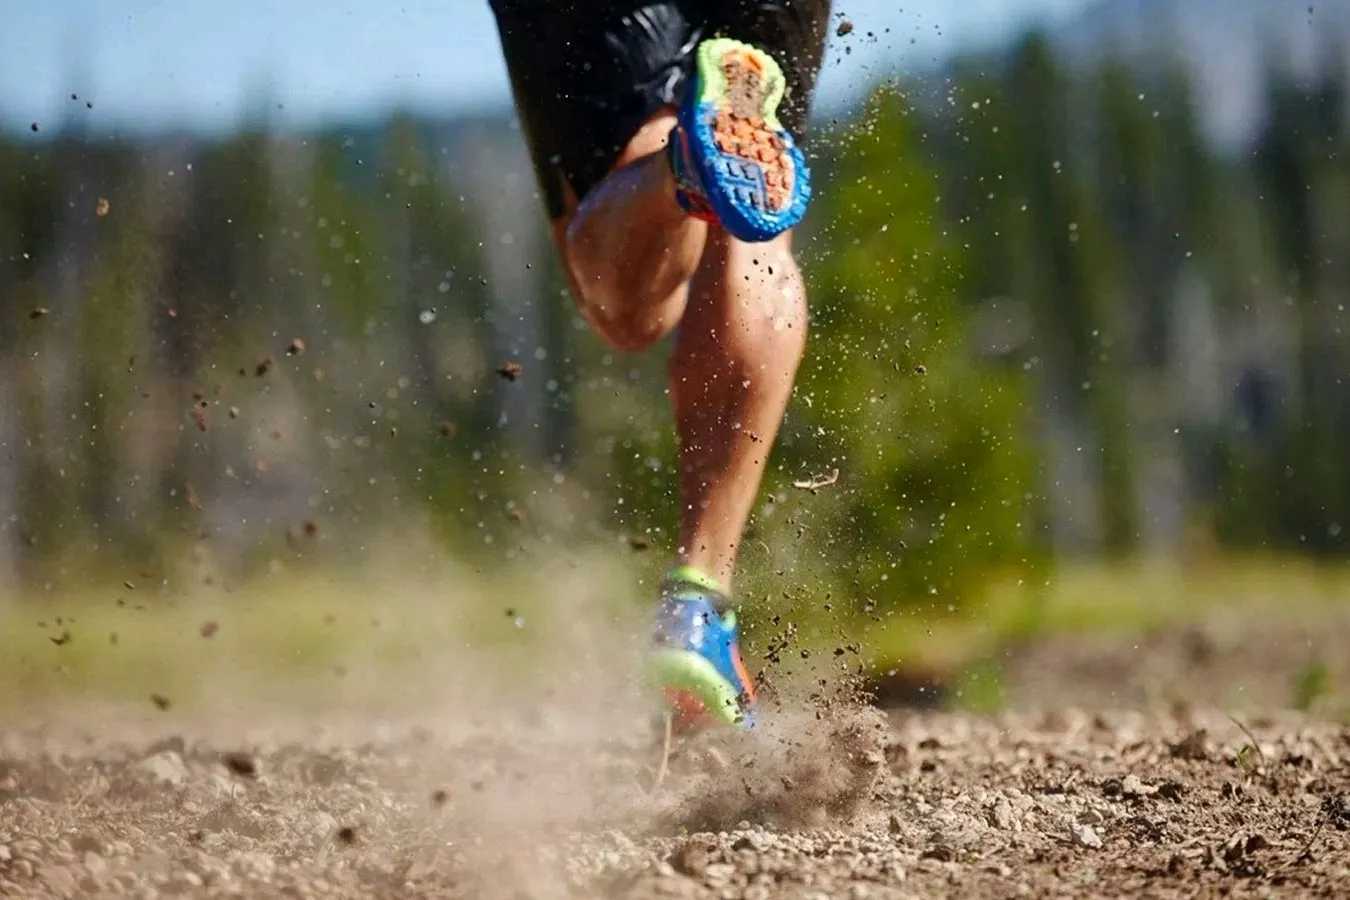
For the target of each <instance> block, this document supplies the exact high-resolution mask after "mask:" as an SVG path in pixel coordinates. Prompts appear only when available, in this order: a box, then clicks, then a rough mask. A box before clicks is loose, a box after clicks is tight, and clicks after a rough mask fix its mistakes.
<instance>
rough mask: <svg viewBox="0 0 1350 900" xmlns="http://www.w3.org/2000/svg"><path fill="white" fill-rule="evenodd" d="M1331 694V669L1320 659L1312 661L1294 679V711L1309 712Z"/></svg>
mask: <svg viewBox="0 0 1350 900" xmlns="http://www.w3.org/2000/svg"><path fill="white" fill-rule="evenodd" d="M1331 692H1332V677H1331V669H1330V668H1329V667H1328V666H1327V664H1326V663H1324V662H1323V661H1322V660H1320V659H1315V660H1312V661H1311V662H1309V663H1308V664H1307V665H1306V666H1304V667H1303V669H1302V670H1301V671H1300V672H1299V673H1298V675H1297V676H1296V677H1295V678H1294V709H1297V710H1299V711H1300V712H1307V711H1308V710H1310V709H1312V708H1313V706H1314V705H1316V704H1317V702H1318V701H1319V700H1322V699H1323V698H1325V697H1327V696H1329V695H1330V694H1331Z"/></svg>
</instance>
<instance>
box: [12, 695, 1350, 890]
mask: <svg viewBox="0 0 1350 900" xmlns="http://www.w3.org/2000/svg"><path fill="white" fill-rule="evenodd" d="M766 728H767V727H766ZM767 731H768V733H766V734H763V735H760V736H758V737H754V738H750V737H735V738H732V737H730V736H726V735H719V736H716V737H709V738H702V739H697V740H695V741H692V742H690V743H689V745H687V746H682V747H680V748H678V749H677V751H676V753H675V754H674V755H673V758H672V760H671V765H670V768H669V773H668V774H667V775H666V776H665V779H664V781H663V782H662V784H661V785H660V786H659V787H656V788H654V787H653V781H654V771H653V768H654V765H655V763H656V762H657V761H658V759H659V754H658V751H657V748H656V746H655V745H651V744H648V743H647V741H646V739H645V738H644V739H643V740H641V741H638V740H634V741H632V742H630V744H629V745H628V746H620V745H617V744H614V743H610V744H600V743H596V742H593V741H581V742H579V743H577V744H574V745H572V746H568V745H567V743H566V741H565V740H563V739H561V738H557V737H552V738H550V739H549V740H547V741H541V742H540V745H539V746H531V744H530V743H529V742H528V741H526V740H522V738H521V735H519V734H517V735H511V736H507V735H499V736H498V737H496V738H494V739H493V740H491V741H488V740H485V739H483V738H481V737H467V738H463V739H454V738H452V737H451V736H450V735H448V734H436V733H431V732H428V731H425V730H421V729H419V728H416V727H407V726H385V727H380V728H374V729H373V730H368V732H367V737H366V739H364V740H361V741H355V740H351V739H350V737H351V735H348V736H347V738H343V737H341V736H339V735H334V734H329V735H328V736H326V737H325V736H324V735H321V734H319V733H314V734H312V735H310V736H309V737H308V738H306V739H304V740H296V739H292V738H286V739H284V740H279V741H276V742H269V741H267V740H261V741H259V740H253V741H250V742H247V743H241V744H237V745H236V744H225V743H219V742H218V739H217V738H212V739H210V740H204V741H201V742H198V741H196V740H192V739H190V738H186V737H183V736H178V735H159V736H156V737H154V738H150V737H148V736H147V737H146V738H143V739H141V740H134V739H126V738H123V737H115V738H114V737H109V736H107V734H106V733H105V734H103V735H100V736H97V737H88V738H86V739H84V740H78V739H76V738H74V737H73V736H67V737H61V738H57V737H55V736H52V735H47V736H43V735H40V734H34V733H25V734H21V735H10V736H9V737H8V739H7V741H6V744H5V746H4V753H3V756H0V895H3V896H23V897H80V896H136V897H156V896H233V897H307V896H313V897H320V896H324V897H402V896H430V897H597V896H598V897H640V898H645V897H719V898H720V897H761V898H767V897H802V898H805V897H877V898H883V897H934V896H941V897H1012V896H1036V897H1044V896H1065V897H1084V896H1124V895H1130V896H1136V895H1137V896H1156V897H1167V896H1188V897H1190V896H1220V895H1223V896H1254V897H1255V896H1261V897H1265V896H1277V895H1280V896H1286V895H1287V896H1301V897H1332V896H1345V895H1346V892H1347V891H1350V728H1346V727H1343V726H1340V725H1332V724H1329V723H1322V722H1316V721H1308V720H1304V719H1301V718H1298V717H1293V716H1275V717H1253V718H1250V719H1248V720H1247V721H1244V722H1242V723H1241V724H1239V723H1238V722H1237V721H1236V720H1234V719H1232V718H1230V717H1229V716H1228V715H1227V714H1224V713H1217V712H1216V713H1204V712H1188V713H1181V714H1166V715H1164V714H1144V713H1137V712H1122V713H1109V712H1104V713H1093V714H1089V713H1085V712H1075V711H1068V712H1063V713H1052V714H1049V715H1045V716H1037V717H1035V718H1030V717H1022V716H1018V715H1015V714H1003V715H999V716H991V717H982V716H974V715H970V714H956V713H909V714H903V713H894V714H891V715H889V716H883V715H881V714H879V713H875V712H868V711H850V710H836V711H834V712H824V713H821V716H820V718H819V719H817V718H815V717H810V718H807V719H803V720H802V721H801V722H797V723H794V724H793V725H792V726H791V727H789V728H779V729H778V730H777V731H776V732H775V731H774V730H773V729H772V728H768V729H767Z"/></svg>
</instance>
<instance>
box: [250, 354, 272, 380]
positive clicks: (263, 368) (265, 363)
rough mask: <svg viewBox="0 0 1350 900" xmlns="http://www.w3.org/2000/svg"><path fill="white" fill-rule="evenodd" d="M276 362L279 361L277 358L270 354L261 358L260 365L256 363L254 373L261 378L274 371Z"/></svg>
mask: <svg viewBox="0 0 1350 900" xmlns="http://www.w3.org/2000/svg"><path fill="white" fill-rule="evenodd" d="M276 364H277V361H276V360H275V359H273V358H272V357H270V356H267V357H264V358H262V359H260V360H259V361H258V365H256V366H255V367H254V368H253V374H254V375H257V376H258V377H259V378H261V377H262V376H264V375H266V374H267V373H268V372H270V371H272V367H273V366H275V365H276Z"/></svg>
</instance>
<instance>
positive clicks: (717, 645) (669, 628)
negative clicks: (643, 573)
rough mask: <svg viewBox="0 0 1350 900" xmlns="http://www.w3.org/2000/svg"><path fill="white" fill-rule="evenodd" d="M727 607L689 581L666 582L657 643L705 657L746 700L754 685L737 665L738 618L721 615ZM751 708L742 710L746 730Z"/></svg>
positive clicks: (713, 593) (750, 719)
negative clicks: (722, 607)
mask: <svg viewBox="0 0 1350 900" xmlns="http://www.w3.org/2000/svg"><path fill="white" fill-rule="evenodd" d="M724 605H725V599H724V598H723V597H722V596H721V595H720V594H718V593H717V592H716V591H712V590H709V589H707V588H704V587H702V586H700V585H696V584H691V583H688V582H681V581H672V582H669V583H667V585H666V586H665V588H664V589H663V590H662V600H661V608H660V610H659V611H658V613H657V618H656V627H655V630H654V635H653V637H654V641H655V643H656V645H657V646H659V647H669V648H673V649H678V650H684V651H686V652H689V653H695V654H697V655H699V656H701V657H703V658H704V659H706V660H707V661H708V662H710V663H712V665H713V667H714V668H715V669H716V670H717V673H718V675H720V676H721V677H722V678H724V679H726V682H727V683H728V684H729V685H731V686H732V687H733V688H734V690H735V692H736V693H737V694H739V695H741V697H742V698H743V699H745V698H749V697H753V696H754V686H753V685H751V684H750V683H749V682H748V681H747V679H746V678H744V677H743V676H742V672H743V671H744V669H743V667H738V666H737V665H736V658H737V657H738V656H739V653H740V647H739V640H740V635H739V628H738V626H737V622H736V615H735V613H734V612H730V611H728V612H725V613H722V612H719V607H721V606H724ZM748 706H749V704H744V703H743V708H742V713H743V715H744V716H745V719H744V720H743V722H742V724H743V725H745V726H747V727H748V726H749V725H751V724H752V720H753V716H752V710H750V709H749V708H747V707H748Z"/></svg>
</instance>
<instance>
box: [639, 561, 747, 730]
mask: <svg viewBox="0 0 1350 900" xmlns="http://www.w3.org/2000/svg"><path fill="white" fill-rule="evenodd" d="M653 638H654V643H655V647H654V648H653V650H652V655H651V662H650V671H651V675H652V677H653V679H654V680H655V682H656V686H657V687H659V688H660V689H661V691H662V692H663V693H664V695H665V700H666V702H667V703H668V704H669V707H670V714H671V717H672V721H671V723H670V724H671V726H672V729H673V730H674V731H676V732H681V733H684V732H690V731H694V730H697V729H700V728H703V727H706V726H709V725H713V724H716V723H719V722H720V723H723V724H727V725H736V726H739V727H741V728H750V727H752V726H753V724H754V706H755V688H754V685H753V684H752V683H751V680H750V675H749V673H748V672H747V671H746V669H745V663H744V661H743V660H742V659H741V649H740V642H739V639H738V631H737V627H736V613H735V612H733V611H732V610H731V609H729V608H728V605H727V598H726V597H725V596H724V595H723V594H722V592H721V591H720V590H719V589H718V587H717V585H716V583H715V582H714V581H713V580H712V579H710V578H708V577H707V576H705V575H703V574H702V573H700V572H698V571H697V570H695V569H692V568H690V567H688V566H681V567H679V568H676V569H674V570H673V571H672V572H671V573H670V574H669V575H668V576H667V577H666V580H665V582H664V583H663V584H662V586H661V608H660V609H659V610H658V612H657V618H656V627H655V630H654V634H653Z"/></svg>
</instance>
